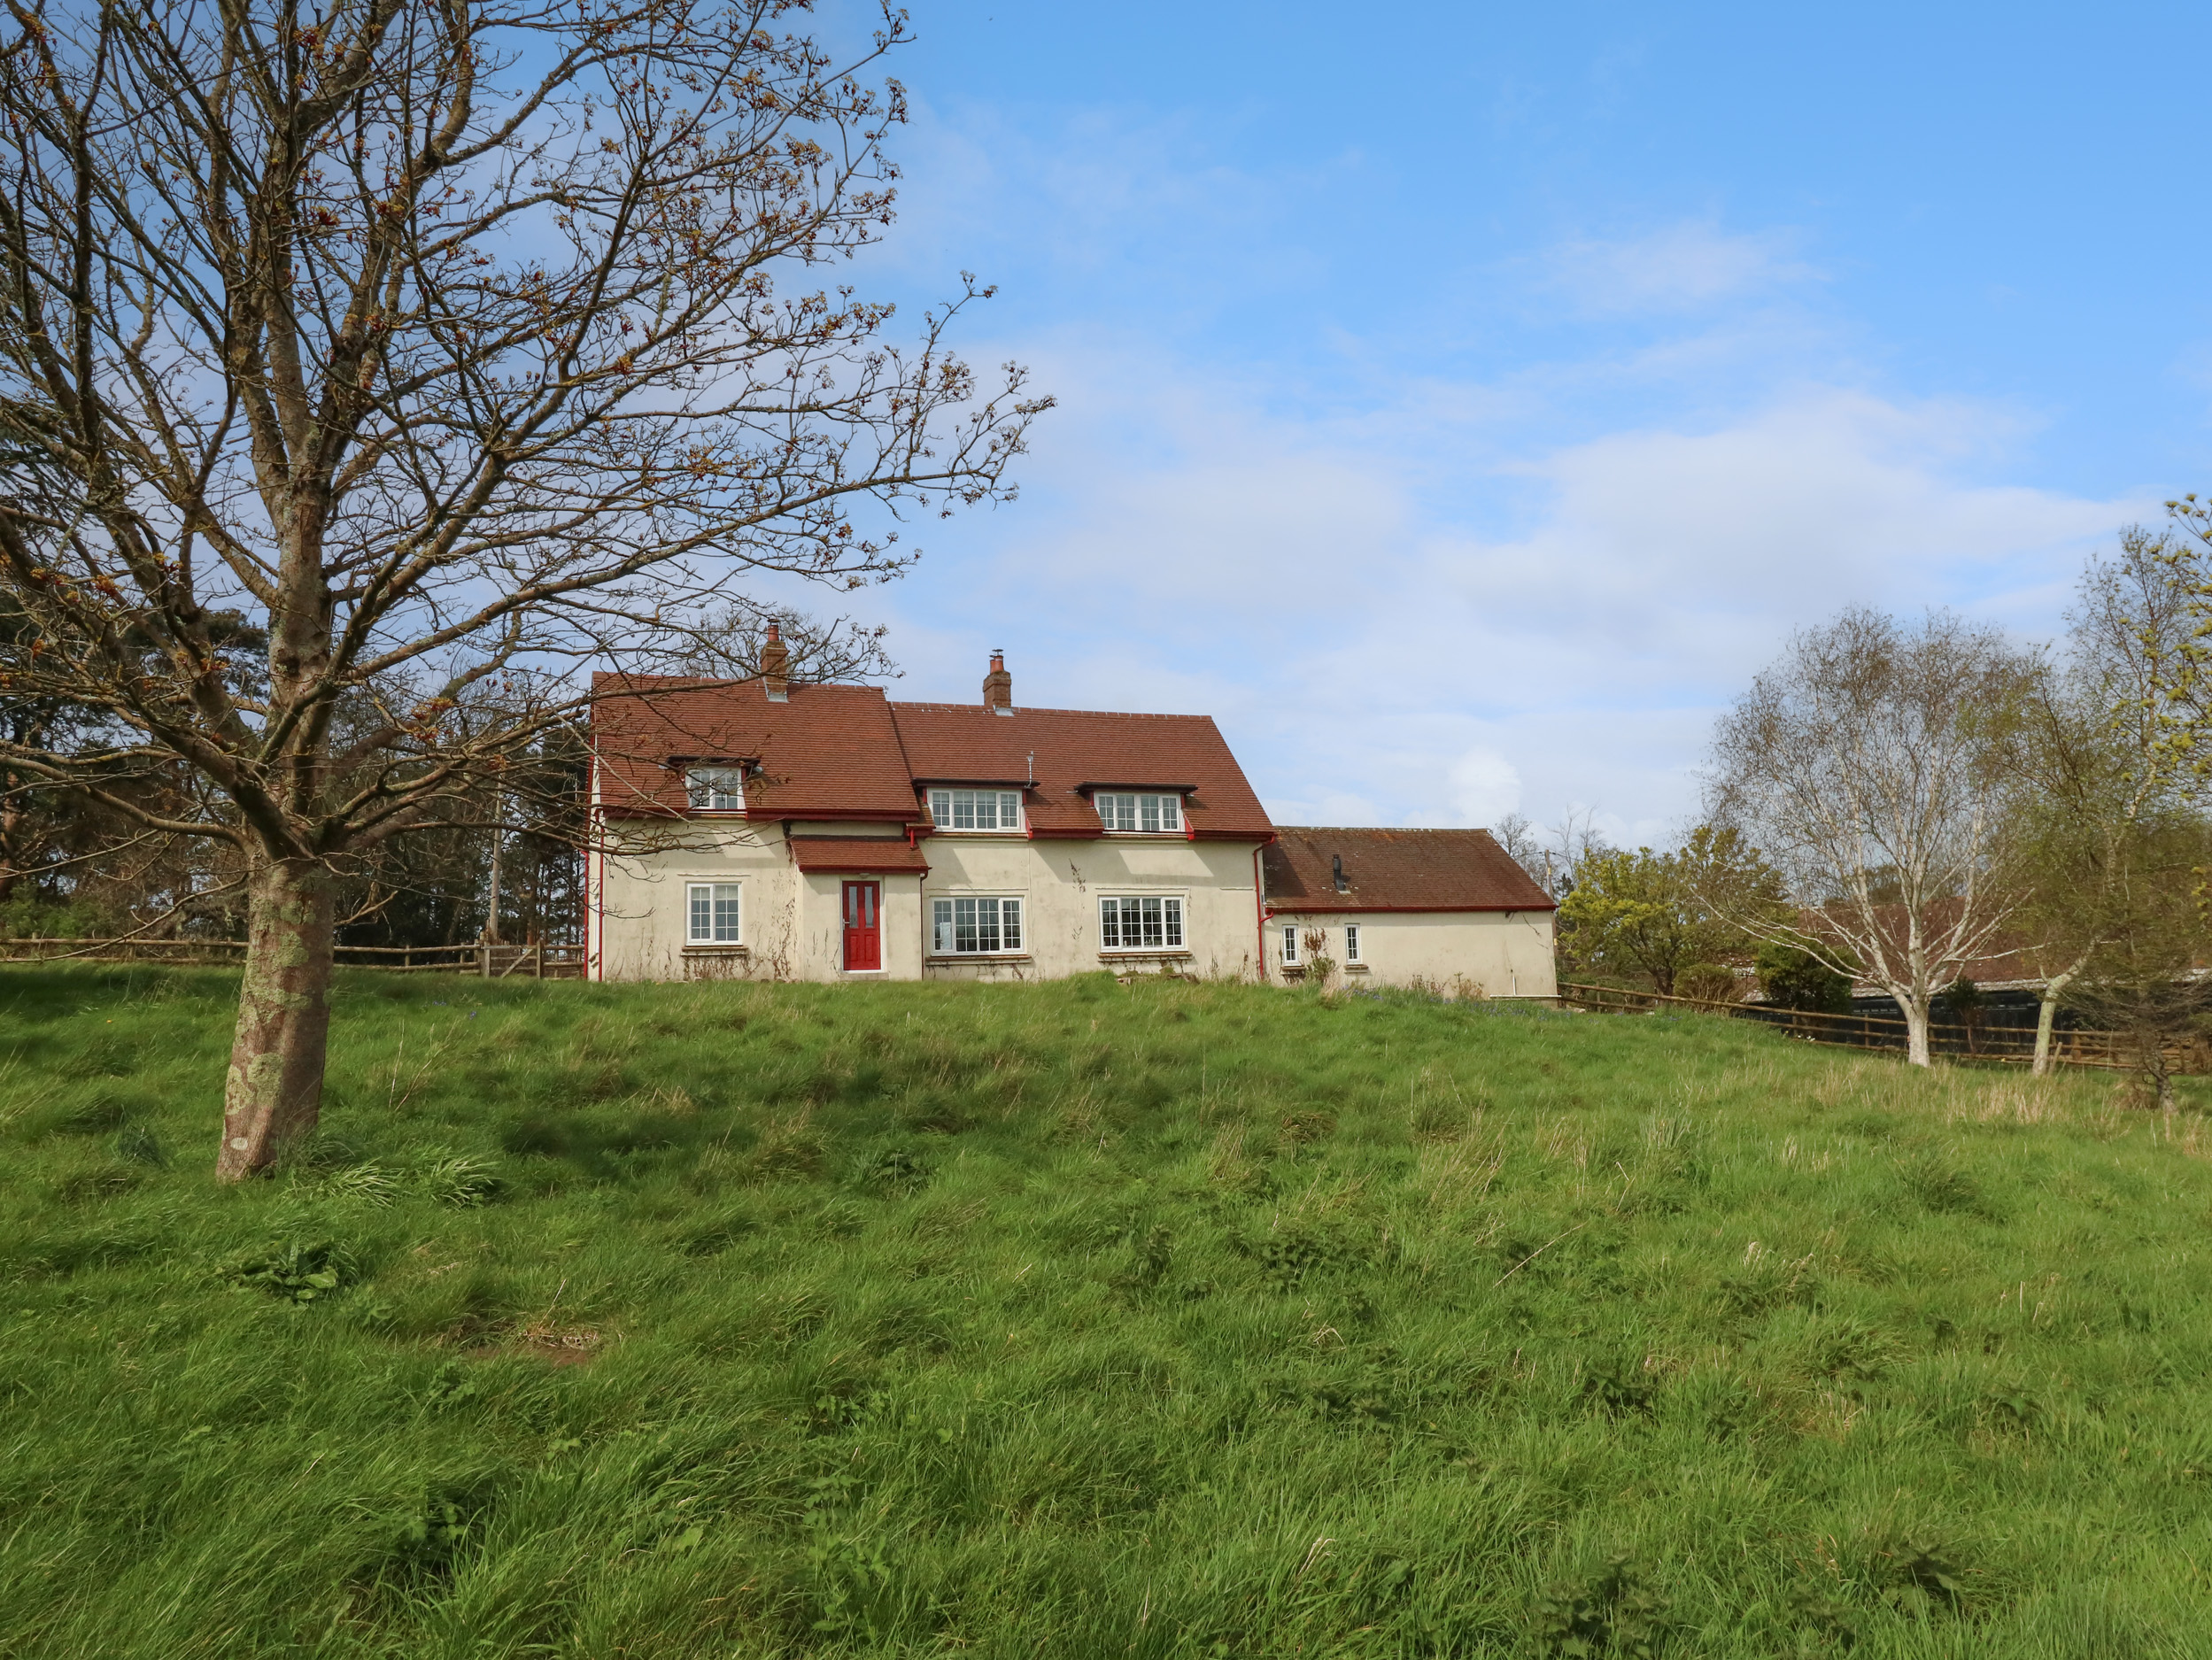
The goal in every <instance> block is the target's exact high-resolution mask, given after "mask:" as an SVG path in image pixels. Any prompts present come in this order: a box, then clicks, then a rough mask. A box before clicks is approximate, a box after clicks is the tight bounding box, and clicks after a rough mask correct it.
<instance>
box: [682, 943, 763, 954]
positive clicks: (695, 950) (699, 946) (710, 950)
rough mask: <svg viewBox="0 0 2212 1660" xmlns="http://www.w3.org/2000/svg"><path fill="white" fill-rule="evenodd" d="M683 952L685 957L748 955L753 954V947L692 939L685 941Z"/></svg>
mask: <svg viewBox="0 0 2212 1660" xmlns="http://www.w3.org/2000/svg"><path fill="white" fill-rule="evenodd" d="M752 954H753V947H752V946H735V945H726V944H718V943H713V942H709V941H707V940H700V939H694V940H690V941H687V942H686V943H685V945H684V955H685V956H687V957H749V956H751V955H752Z"/></svg>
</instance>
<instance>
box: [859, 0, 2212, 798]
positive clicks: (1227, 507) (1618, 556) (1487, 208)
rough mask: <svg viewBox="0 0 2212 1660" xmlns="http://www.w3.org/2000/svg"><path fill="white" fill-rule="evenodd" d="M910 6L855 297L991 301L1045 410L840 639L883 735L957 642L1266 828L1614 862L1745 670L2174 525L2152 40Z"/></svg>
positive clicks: (1479, 10) (2054, 577)
mask: <svg viewBox="0 0 2212 1660" xmlns="http://www.w3.org/2000/svg"><path fill="white" fill-rule="evenodd" d="M1662 12H1663V14H1662ZM830 15H831V21H832V24H833V25H834V23H835V21H836V20H837V19H839V15H840V14H839V12H836V11H834V10H833V11H832V12H831V14H830ZM842 15H843V16H846V17H849V16H850V15H852V14H850V13H844V14H842ZM913 16H914V23H915V25H916V27H917V33H918V35H919V36H920V39H919V42H918V43H917V45H915V46H914V47H912V48H911V49H909V50H905V51H903V52H901V53H899V54H897V55H896V57H895V61H894V66H893V73H896V74H897V75H898V76H899V77H900V78H901V80H902V81H904V82H905V83H906V84H907V86H908V88H909V93H910V95H911V97H912V99H913V101H914V108H915V116H916V119H915V120H914V122H913V124H912V125H911V126H910V127H909V128H907V129H906V130H905V131H904V132H903V133H902V134H901V135H900V136H899V138H898V140H897V143H896V153H897V155H898V158H899V159H900V160H901V164H902V165H903V166H904V167H905V169H906V179H905V181H904V183H903V185H902V212H901V223H900V224H899V226H898V227H897V228H895V229H894V230H893V233H892V236H891V240H890V242H889V243H888V244H887V245H886V247H885V248H884V249H882V250H880V251H878V253H877V254H876V255H875V256H873V257H871V258H870V259H869V260H868V261H867V262H866V264H865V265H864V266H863V267H862V270H861V271H860V272H859V273H858V276H859V280H860V281H861V282H862V284H863V287H864V288H865V289H866V290H868V291H870V292H875V293H879V294H884V295H887V296H890V297H897V298H899V299H901V302H902V303H913V304H918V303H920V302H922V301H923V300H925V299H926V298H929V297H934V296H937V295H940V294H942V293H944V292H946V291H947V290H949V289H950V288H951V286H952V285H953V283H954V282H955V273H956V272H957V271H959V270H960V269H962V268H966V269H971V270H973V271H976V272H977V273H978V274H980V275H981V276H982V277H983V278H984V279H985V280H986V281H989V282H996V283H998V284H999V285H1000V297H998V298H997V299H996V300H994V301H993V302H992V303H991V304H990V305H988V306H987V307H986V308H984V309H983V310H982V311H981V312H980V313H978V314H977V315H976V317H975V318H974V319H973V321H972V323H971V327H970V328H969V329H968V330H967V333H966V335H965V337H964V344H965V345H966V346H967V348H968V349H969V351H970V353H971V356H973V357H975V358H976V359H978V360H980V361H983V362H986V363H988V362H995V361H997V360H1000V359H1004V358H1008V357H1012V358H1017V359H1021V360H1022V361H1025V362H1026V363H1028V364H1030V365H1031V366H1032V367H1033V368H1034V370H1035V371H1036V374H1037V377H1038V381H1039V383H1040V385H1041V386H1042V387H1044V388H1045V389H1046V390H1050V391H1052V392H1053V393H1055V394H1056V396H1057V397H1058V398H1059V399H1060V400H1061V407H1060V408H1059V409H1057V410H1056V411H1055V412H1054V413H1052V414H1050V415H1049V416H1048V417H1047V418H1046V420H1045V421H1044V422H1043V423H1042V424H1041V425H1040V429H1039V431H1038V434H1037V440H1036V444H1035V447H1034V452H1033V454H1031V455H1030V456H1028V457H1027V458H1025V461H1024V463H1023V465H1022V467H1021V468H1020V474H1019V476H1020V478H1021V480H1022V483H1023V485H1024V494H1023V498H1022V499H1021V501H1020V502H1019V503H1018V504H1017V505H1015V506H1010V507H1003V508H1000V509H998V510H996V511H993V512H986V513H977V514H971V515H965V516H963V517H961V518H958V519H955V520H954V521H950V522H948V523H945V524H933V525H931V526H929V527H927V528H926V534H925V535H923V536H922V537H919V538H918V539H919V540H920V541H921V542H922V544H923V545H924V547H925V548H926V549H927V558H926V559H925V560H924V563H923V564H922V565H921V567H919V568H918V569H917V572H916V573H915V574H914V575H912V576H911V577H909V579H908V580H906V581H905V582H903V583H899V584H896V585H894V586H893V587H891V588H887V589H885V590H882V591H876V592H874V593H871V594H870V595H867V596H863V597H862V598H863V599H864V604H865V606H866V614H869V615H870V616H873V617H878V618H880V619H881V620H884V621H887V622H890V623H891V624H892V625H893V635H892V648H893V653H894V655H896V656H897V657H898V658H899V659H900V660H901V663H902V664H903V666H904V667H905V669H906V675H905V677H904V678H903V680H901V681H900V682H899V683H896V685H895V687H894V693H893V695H896V696H901V697H927V698H940V697H941V698H956V699H963V700H964V699H969V698H972V697H974V696H976V695H978V694H977V687H978V683H979V682H980V680H981V676H982V674H983V670H984V666H985V665H984V655H985V652H986V650H987V649H988V648H989V647H991V646H994V645H1003V646H1004V647H1005V648H1006V649H1007V651H1008V653H1009V668H1010V669H1011V670H1012V671H1013V674H1014V676H1015V687H1016V693H1017V700H1019V701H1022V702H1027V703H1032V704H1037V705H1061V706H1079V707H1105V708H1131V709H1144V710H1188V711H1199V712H1204V713H1210V714H1213V715H1214V716H1215V717H1216V718H1217V719H1218V721H1219V722H1220V723H1221V725H1222V727H1223V729H1224V730H1226V733H1227V734H1228V737H1229V739H1230V742H1231V744H1232V745H1234V748H1235V749H1236V751H1237V753H1238V755H1239V757H1240V759H1241V761H1243V763H1244V765H1245V768H1246V770H1247V772H1248V773H1249V775H1250V776H1251V778H1252V781H1253V783H1254V784H1255V785H1256V787H1257V789H1258V790H1259V791H1260V794H1261V796H1262V797H1263V799H1265V801H1266V802H1267V803H1268V806H1269V807H1270V809H1271V811H1272V812H1273V813H1274V815H1276V817H1277V818H1278V820H1279V821H1280V822H1323V823H1381V824H1468V823H1473V824H1481V823H1488V822H1493V821H1494V820H1495V819H1496V818H1497V817H1498V816H1499V815H1503V814H1504V813H1506V812H1510V811H1516V810H1518V811H1520V812H1521V813H1523V814H1525V815H1528V817H1530V818H1532V819H1535V820H1536V821H1538V822H1550V821H1552V820H1555V819H1557V818H1558V816H1559V815H1561V814H1562V813H1563V812H1564V811H1566V809H1567V808H1569V807H1574V806H1580V807H1589V808H1594V809H1595V810H1596V811H1597V813H1598V815H1599V816H1600V822H1601V823H1602V824H1604V825H1605V827H1606V828H1607V829H1608V830H1610V831H1611V833H1612V834H1613V836H1614V837H1615V838H1626V839H1637V840H1648V839H1654V838H1665V837H1666V836H1667V835H1668V834H1670V833H1671V832H1672V831H1673V830H1675V829H1678V828H1679V827H1680V826H1681V825H1682V823H1684V822H1686V821H1687V820H1688V818H1689V816H1690V815H1691V814H1693V813H1694V811H1695V807H1696V800H1697V781H1696V768H1697V765H1698V757H1699V754H1700V752H1701V750H1702V747H1703V744H1704V741H1705V734H1706V732H1707V730H1708V729H1709V727H1710V724H1711V722H1712V719H1713V714H1714V713H1715V712H1716V710H1717V709H1719V708H1720V707H1721V706H1723V705H1724V704H1725V703H1726V702H1727V701H1728V700H1729V699H1730V698H1731V697H1732V696H1734V695H1735V693H1736V691H1739V690H1740V689H1741V688H1742V686H1743V685H1744V683H1745V682H1746V681H1747V680H1748V679H1749V677H1750V676H1751V675H1752V673H1754V672H1755V671H1756V670H1757V669H1758V668H1759V667H1760V665H1761V664H1762V663H1764V662H1765V661H1767V660H1769V659H1770V658H1771V657H1772V656H1773V655H1774V654H1775V652H1776V651H1777V650H1778V649H1779V648H1780V647H1781V645H1783V642H1784V641H1785V640H1786V639H1787V637H1788V636H1789V634H1790V631H1791V630H1792V629H1795V628H1798V627H1801V626H1804V625H1806V624H1808V623H1813V622H1819V621H1821V619H1823V618H1825V617H1827V616H1828V615H1829V614H1832V613H1833V612H1834V611H1835V610H1836V609H1837V607H1838V606H1842V605H1844V604H1846V603H1851V602H1870V603H1874V604H1877V605H1882V606H1888V607H1890V608H1892V609H1896V610H1899V611H1914V610H1917V609H1918V608H1920V607H1921V606H1926V605H1930V604H1947V605H1953V606H1958V607H1960V608H1961V609H1963V610H1965V611H1968V612H1969V613H1971V614H1976V615H1978V616H1984V617H1987V618H1989V619H1992V620H1993V621H1997V622H2001V623H2003V624H2005V625H2006V626H2007V627H2009V628H2013V629H2017V630H2018V631H2020V632H2021V633H2022V634H2023V636H2026V637H2048V636H2049V635H2051V634H2052V633H2053V632H2055V631H2056V629H2057V628H2058V627H2059V626H2060V614H2061V612H2062V610H2063V608H2064V606H2065V604H2066V599H2067V593H2068V590H2069V586H2070V584H2071V583H2072V581H2073V578H2074V576H2075V575H2076V573H2077V571H2078V569H2079V567H2080V565H2081V562H2082V560H2083V559H2084V556H2085V555H2086V554H2087V553H2088V552H2090V551H2091V550H2092V549H2093V548H2095V547H2096V546H2098V545H2100V544H2108V543H2109V542H2110V541H2111V539H2112V536H2113V533H2114V531H2115V529H2117V528H2118V527H2119V526H2120V525H2122V524H2123V523H2125V522H2128V521H2131V520H2135V519H2150V518H2154V517H2156V516H2157V514H2158V512H2159V506H2158V504H2159V503H2160V502H2161V501H2162V499H2163V498H2165V497H2167V496H2169V495H2172V494H2176V493H2177V492H2179V491H2181V490H2187V489H2197V488H2200V487H2204V486H2208V485H2212V466H2208V460H2212V456H2208V442H2212V431H2208V405H2212V282H2208V277H2207V274H2206V267H2207V260H2206V254H2207V248H2206V245H2205V244H2206V243H2207V240H2208V237H2207V231H2206V229H2205V228H2204V225H2203V222H2202V219H2201V216H2200V214H2199V213H2198V212H2197V211H2196V208H2197V200H2196V199H2197V196H2198V194H2199V191H2198V189H2197V187H2198V183H2199V178H2200V173H2201V168H2202V158H2203V152H2204V144H2203V141H2202V139H2201V138H2200V135H2199V132H2198V130H2197V128H2198V126H2199V122H2198V120H2197V118H2196V117H2195V115H2194V113H2193V110H2192V108H2191V99H2190V98H2189V97H2188V96H2187V82H2186V80H2185V77H2184V76H2182V75H2179V74H2177V73H2175V69H2176V68H2177V66H2186V65H2189V64H2193V63H2195V62H2199V61H2201V58H2202V53H2203V49H2204V48H2205V47H2206V46H2207V44H2208V43H2212V41H2208V37H2212V13H2207V12H2204V11H2203V10H2202V9H2200V8H2199V9H2192V10H2184V9H2182V8H2178V7H2174V8H2164V7H2152V6H2128V5H2124V4H2123V5H2110V4H2108V5H2105V6H2100V7H2097V8H2091V7H2087V6H2081V5H2076V6H2072V7H2066V8H2060V7H2054V6H2034V5H2011V6H2007V7H2003V8H1999V7H1995V6H1964V5H1958V6H1948V7H1933V8H1931V7H1929V6H1927V5H1925V4H1922V5H1919V6H1913V7H1906V6H1883V5H1865V4H1862V5H1860V6H1858V7H1855V8H1849V9H1843V8H1835V9H1829V10H1826V11H1824V12H1821V13H1820V14H1818V15H1816V14H1815V13H1814V11H1813V9H1811V8H1786V7H1773V6H1760V7H1750V6H1721V5H1676V6H1672V7H1668V8H1664V9H1660V8H1651V7H1647V6H1636V7H1628V6H1620V7H1610V6H1597V5H1583V6H1575V5H1552V6H1544V7H1519V8H1513V9H1511V10H1510V11H1509V10H1507V9H1504V8H1483V7H1476V6H1467V5H1422V4H1397V5H1395V6H1391V7H1388V8H1373V9H1368V10H1366V11H1364V12H1363V11H1353V10H1349V9H1345V8H1338V7H1319V6H1305V5H1297V4H1271V5H1267V6H1259V5H1245V4H1219V3H1218V0H1216V3H1210V4H1203V5H1190V4H1184V5H1178V6H1169V5H1161V4H1144V3H1136V0H1129V3H1125V4H1121V5H1119V6H1116V7H1111V8H1106V7H1090V8H1083V7H1072V6H1048V5H1040V4H1021V5H1016V4H1004V3H1002V0H916V3H915V4H914V5H913Z"/></svg>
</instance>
